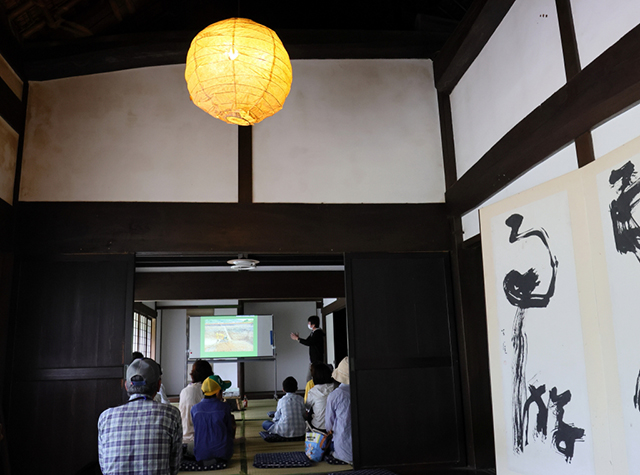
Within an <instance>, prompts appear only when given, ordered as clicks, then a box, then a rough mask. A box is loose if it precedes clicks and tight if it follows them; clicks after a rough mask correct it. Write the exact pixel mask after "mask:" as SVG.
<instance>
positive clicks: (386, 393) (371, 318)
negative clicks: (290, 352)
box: [345, 253, 466, 473]
mask: <svg viewBox="0 0 640 475" xmlns="http://www.w3.org/2000/svg"><path fill="white" fill-rule="evenodd" d="M345 266H346V274H347V310H348V311H347V314H348V319H349V361H350V365H351V368H350V372H351V397H352V401H357V404H352V418H353V437H354V438H353V440H354V463H355V468H366V467H388V468H390V469H392V470H397V469H398V467H399V466H400V465H402V467H403V468H402V470H403V471H402V472H399V473H404V472H406V471H407V470H408V468H409V469H411V468H413V470H414V472H415V473H420V472H419V471H420V470H422V471H424V470H428V469H434V468H443V467H455V466H463V465H464V464H465V461H466V459H465V453H466V449H465V444H464V429H463V416H462V406H461V393H460V385H459V368H458V359H457V346H456V342H455V339H454V338H455V337H454V335H455V314H454V312H453V308H452V294H451V275H450V271H449V255H448V253H424V254H421V253H415V254H397V255H394V254H347V256H346V260H345ZM394 394H398V395H399V396H398V397H397V398H394V397H393V395H394ZM412 401H417V402H418V404H414V403H413V402H412ZM421 429H424V432H422V431H421ZM416 430H418V431H420V437H418V438H416V437H415V434H416ZM416 470H417V471H416Z"/></svg>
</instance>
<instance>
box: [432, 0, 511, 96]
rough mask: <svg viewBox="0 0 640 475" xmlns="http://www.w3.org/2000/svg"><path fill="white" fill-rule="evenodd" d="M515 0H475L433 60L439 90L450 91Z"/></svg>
mask: <svg viewBox="0 0 640 475" xmlns="http://www.w3.org/2000/svg"><path fill="white" fill-rule="evenodd" d="M514 1H515V0H476V1H475V2H473V4H472V5H471V8H470V9H469V10H468V11H467V13H466V15H465V17H464V18H463V19H462V22H460V24H459V25H458V27H457V28H456V30H455V32H454V33H453V35H451V37H450V38H449V39H448V40H447V42H446V43H445V45H444V47H443V48H442V51H440V53H438V55H437V56H436V58H435V59H434V61H433V74H434V79H435V84H436V89H438V91H439V92H447V93H448V92H451V91H452V90H453V88H454V87H456V84H458V81H460V78H462V76H463V75H464V73H465V72H466V71H467V69H469V66H471V64H472V63H473V61H474V60H475V59H476V57H477V56H478V54H480V51H482V48H484V45H485V44H487V41H489V38H491V35H492V34H493V32H494V31H495V30H496V28H498V25H500V22H501V21H502V19H503V18H504V17H505V15H506V14H507V13H508V12H509V9H510V8H511V5H513V3H514Z"/></svg>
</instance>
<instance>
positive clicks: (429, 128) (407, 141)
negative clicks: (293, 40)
mask: <svg viewBox="0 0 640 475" xmlns="http://www.w3.org/2000/svg"><path fill="white" fill-rule="evenodd" d="M292 65H293V85H292V88H291V93H290V94H289V97H288V98H287V100H286V102H285V105H284V108H283V109H282V110H281V111H280V112H278V113H277V114H276V115H275V116H273V117H271V118H269V119H267V120H265V121H263V122H260V123H259V124H257V125H256V126H255V127H254V131H253V167H254V168H253V180H254V185H253V196H254V201H256V202H287V203H291V202H294V203H295V202H300V203H427V202H443V201H444V172H443V167H442V150H441V142H440V130H439V119H438V108H437V98H436V91H435V88H434V86H433V73H432V63H431V61H430V60H402V59H400V60H295V61H292Z"/></svg>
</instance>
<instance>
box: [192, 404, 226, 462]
mask: <svg viewBox="0 0 640 475" xmlns="http://www.w3.org/2000/svg"><path fill="white" fill-rule="evenodd" d="M191 419H192V420H193V430H194V441H193V442H194V443H193V454H194V455H195V457H196V460H198V461H201V460H210V459H212V458H216V459H224V460H227V461H228V460H229V459H230V458H231V456H232V455H233V436H234V434H233V432H234V431H233V414H231V408H230V407H229V405H228V404H226V403H224V402H222V401H220V400H219V399H217V398H204V399H203V400H202V401H200V402H199V403H198V404H196V405H195V406H193V407H192V408H191Z"/></svg>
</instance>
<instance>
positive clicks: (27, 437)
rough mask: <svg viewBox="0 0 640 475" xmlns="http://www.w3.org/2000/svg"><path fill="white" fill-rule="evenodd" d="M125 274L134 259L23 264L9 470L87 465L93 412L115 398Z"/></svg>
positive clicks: (127, 324)
mask: <svg viewBox="0 0 640 475" xmlns="http://www.w3.org/2000/svg"><path fill="white" fill-rule="evenodd" d="M133 272H134V259H133V256H91V257H86V256H72V257H61V258H57V259H48V260H42V259H35V258H33V259H27V260H25V261H23V262H22V263H21V265H20V275H19V281H18V305H17V317H16V322H15V338H14V339H13V345H12V371H11V375H10V380H11V388H10V402H9V407H10V411H9V413H8V414H7V419H8V420H7V426H8V431H7V432H8V434H9V435H10V440H9V444H10V451H11V464H12V468H13V469H14V471H15V472H16V473H25V474H30V473H34V474H42V473H48V474H53V473H59V474H65V475H68V474H75V473H78V472H81V471H83V470H85V471H87V472H91V473H93V472H94V471H95V468H96V467H97V459H98V452H97V437H98V430H97V423H98V416H99V415H100V413H101V412H102V411H103V410H104V409H106V408H108V407H111V406H116V405H119V404H122V402H123V396H124V391H123V388H122V379H123V371H124V364H125V363H128V362H129V360H130V358H131V332H132V330H131V321H132V313H133Z"/></svg>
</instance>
